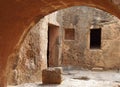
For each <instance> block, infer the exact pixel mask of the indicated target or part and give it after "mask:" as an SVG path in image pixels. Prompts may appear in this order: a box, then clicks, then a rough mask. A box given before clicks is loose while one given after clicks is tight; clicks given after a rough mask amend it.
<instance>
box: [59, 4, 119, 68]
mask: <svg viewBox="0 0 120 87" xmlns="http://www.w3.org/2000/svg"><path fill="white" fill-rule="evenodd" d="M60 15H62V16H61V20H62V21H59V23H60V24H61V25H60V26H61V27H62V29H63V36H62V38H63V43H62V49H63V50H62V57H61V63H62V64H61V65H62V66H79V67H84V68H89V69H91V68H93V67H103V68H105V69H117V68H120V27H119V26H120V23H119V22H120V21H119V20H118V19H117V18H116V17H113V16H112V15H110V14H108V13H106V12H103V11H101V10H97V9H94V8H90V7H84V6H83V7H72V8H68V9H65V10H62V11H60V12H59V13H58V19H60V18H59V17H60ZM68 28H69V29H74V30H75V39H74V40H66V39H65V29H68ZM91 28H101V29H102V34H101V48H100V49H90V29H91Z"/></svg>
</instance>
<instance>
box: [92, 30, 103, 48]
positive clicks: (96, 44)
mask: <svg viewBox="0 0 120 87" xmlns="http://www.w3.org/2000/svg"><path fill="white" fill-rule="evenodd" d="M90 48H91V49H100V48H101V28H99V29H91V30H90Z"/></svg>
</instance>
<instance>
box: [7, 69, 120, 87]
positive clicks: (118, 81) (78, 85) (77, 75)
mask: <svg viewBox="0 0 120 87" xmlns="http://www.w3.org/2000/svg"><path fill="white" fill-rule="evenodd" d="M62 76H63V81H62V83H61V84H60V85H43V84H42V83H26V84H21V85H17V86H8V87H120V72H115V71H101V72H100V71H85V70H84V71H83V70H70V71H68V70H67V71H64V72H63V75H62Z"/></svg>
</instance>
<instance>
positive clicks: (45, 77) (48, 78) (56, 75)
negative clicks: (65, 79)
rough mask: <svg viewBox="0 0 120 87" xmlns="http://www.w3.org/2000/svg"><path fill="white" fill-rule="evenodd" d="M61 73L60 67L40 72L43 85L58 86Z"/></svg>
mask: <svg viewBox="0 0 120 87" xmlns="http://www.w3.org/2000/svg"><path fill="white" fill-rule="evenodd" d="M61 73H62V68H61V67H53V68H48V69H44V70H43V71H42V82H43V84H60V83H61V81H62V76H61Z"/></svg>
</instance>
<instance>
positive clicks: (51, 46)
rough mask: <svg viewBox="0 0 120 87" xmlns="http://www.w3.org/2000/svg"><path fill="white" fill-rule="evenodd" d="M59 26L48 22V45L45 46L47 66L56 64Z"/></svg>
mask: <svg viewBox="0 0 120 87" xmlns="http://www.w3.org/2000/svg"><path fill="white" fill-rule="evenodd" d="M58 43H59V27H58V26H56V25H53V24H48V47H47V66H48V67H55V66H58V55H59V46H58Z"/></svg>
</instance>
